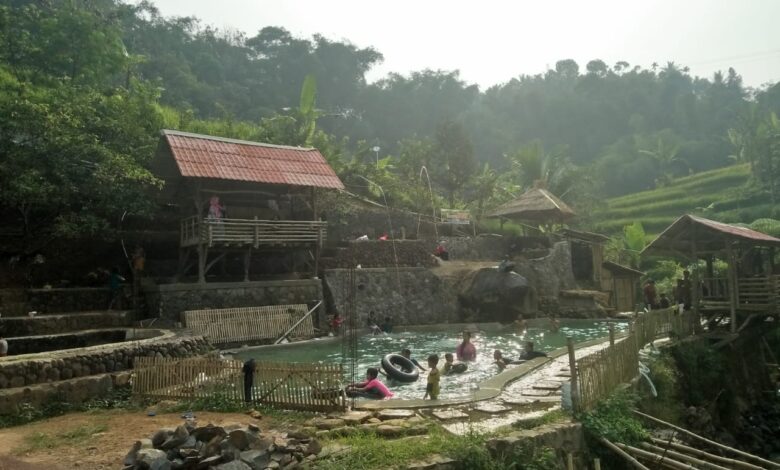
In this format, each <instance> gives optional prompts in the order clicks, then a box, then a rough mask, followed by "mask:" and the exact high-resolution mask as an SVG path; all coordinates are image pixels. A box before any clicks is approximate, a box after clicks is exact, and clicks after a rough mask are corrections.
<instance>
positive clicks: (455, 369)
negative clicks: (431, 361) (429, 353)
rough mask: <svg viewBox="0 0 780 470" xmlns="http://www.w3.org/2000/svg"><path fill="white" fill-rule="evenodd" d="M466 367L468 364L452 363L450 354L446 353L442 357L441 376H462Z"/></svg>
mask: <svg viewBox="0 0 780 470" xmlns="http://www.w3.org/2000/svg"><path fill="white" fill-rule="evenodd" d="M468 367H469V366H468V364H466V363H465V362H454V358H453V357H452V353H446V354H445V355H444V365H443V366H442V368H441V375H449V374H462V373H463V372H466V369H468Z"/></svg>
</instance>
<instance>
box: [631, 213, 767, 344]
mask: <svg viewBox="0 0 780 470" xmlns="http://www.w3.org/2000/svg"><path fill="white" fill-rule="evenodd" d="M777 247H780V239H778V238H775V237H772V236H769V235H767V234H765V233H761V232H757V231H755V230H751V229H749V228H743V227H737V226H734V225H729V224H724V223H722V222H716V221H714V220H709V219H705V218H702V217H696V216H693V215H684V216H682V217H680V218H679V219H677V220H676V221H674V223H672V225H670V226H669V227H667V228H666V230H664V231H663V232H662V233H661V234H660V235H659V236H658V237H657V238H656V239H655V240H653V241H652V242H651V243H650V244H649V245H648V246H647V247H645V249H644V250H643V251H642V254H651V255H667V256H673V257H676V258H678V259H683V260H685V261H687V262H689V263H698V262H699V260H704V262H705V266H706V267H705V270H704V272H700V270H698V269H695V270H693V273H692V274H693V276H692V281H691V284H690V285H691V286H692V287H691V288H690V294H691V295H690V296H691V304H692V306H693V309H694V311H696V312H697V313H702V314H705V315H707V316H710V317H713V316H714V315H717V314H724V313H728V314H729V315H730V317H731V325H730V326H731V331H732V332H736V331H737V328H738V325H737V321H738V318H740V317H742V316H755V315H759V316H767V315H776V314H777V312H778V307H780V271H779V270H778V268H777V266H776V265H775V261H774V260H775V250H776V249H777ZM715 259H720V260H722V261H725V262H726V263H727V265H728V269H727V273H725V275H716V273H715V271H714V260H715Z"/></svg>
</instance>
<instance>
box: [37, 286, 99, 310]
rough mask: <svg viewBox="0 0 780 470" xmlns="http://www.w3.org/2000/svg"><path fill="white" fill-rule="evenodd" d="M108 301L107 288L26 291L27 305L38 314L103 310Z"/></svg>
mask: <svg viewBox="0 0 780 470" xmlns="http://www.w3.org/2000/svg"><path fill="white" fill-rule="evenodd" d="M109 301H110V298H109V291H108V287H107V286H106V287H68V288H53V289H28V290H27V305H28V307H29V309H30V310H34V311H36V312H38V313H39V314H40V313H64V312H86V311H91V310H105V309H106V308H108V303H109Z"/></svg>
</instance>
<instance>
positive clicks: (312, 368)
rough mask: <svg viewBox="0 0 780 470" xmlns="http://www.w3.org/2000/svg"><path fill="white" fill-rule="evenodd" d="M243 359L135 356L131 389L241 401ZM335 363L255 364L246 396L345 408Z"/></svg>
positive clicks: (292, 405) (139, 393)
mask: <svg viewBox="0 0 780 470" xmlns="http://www.w3.org/2000/svg"><path fill="white" fill-rule="evenodd" d="M242 368H243V364H242V363H241V362H240V361H231V360H223V359H218V358H186V359H165V358H158V357H139V358H136V359H135V364H134V371H133V379H132V387H133V395H134V396H136V397H141V398H154V399H174V400H189V401H192V400H198V399H209V398H216V397H219V398H220V399H223V400H228V401H233V402H237V403H239V402H243V401H246V399H247V397H245V396H244V374H243V372H242ZM342 378H343V368H342V366H341V364H297V363H281V362H258V363H256V364H255V372H254V379H253V386H252V388H251V400H250V401H251V402H253V403H261V404H265V405H270V406H275V407H278V408H283V409H291V410H307V411H333V410H343V409H345V408H346V398H345V397H344V394H343V393H341V389H342V387H343V384H342Z"/></svg>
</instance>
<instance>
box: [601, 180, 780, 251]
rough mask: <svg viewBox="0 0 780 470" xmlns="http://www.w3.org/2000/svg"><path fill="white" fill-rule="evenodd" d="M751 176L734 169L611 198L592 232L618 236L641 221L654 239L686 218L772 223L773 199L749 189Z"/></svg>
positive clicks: (751, 187) (752, 188) (761, 192)
mask: <svg viewBox="0 0 780 470" xmlns="http://www.w3.org/2000/svg"><path fill="white" fill-rule="evenodd" d="M750 176H751V173H750V167H749V165H735V166H730V167H726V168H719V169H717V170H711V171H706V172H702V173H698V174H695V175H692V176H688V177H685V178H680V179H677V180H675V181H674V182H673V183H672V184H670V185H668V186H666V187H662V188H657V189H653V190H649V191H641V192H637V193H633V194H629V195H626V196H621V197H616V198H612V199H608V200H607V201H606V204H605V205H604V206H603V207H601V208H598V209H596V210H595V211H594V213H593V217H592V221H593V222H592V224H593V227H592V228H593V229H594V230H596V231H598V232H603V233H607V234H614V233H618V232H620V231H621V230H622V229H623V227H624V226H626V225H629V224H631V223H633V222H635V221H639V222H641V223H642V225H643V226H644V228H645V231H646V232H647V234H648V236H654V235H657V234H658V233H660V232H661V231H662V230H663V229H664V228H666V227H667V226H668V225H669V224H671V223H672V222H673V221H674V220H675V219H676V218H677V217H679V216H681V215H683V214H695V215H700V216H702V217H707V218H709V219H713V220H719V221H722V222H727V223H745V224H750V223H752V222H754V221H755V220H757V219H761V218H771V217H772V216H773V213H772V209H773V208H772V204H771V203H770V198H769V196H768V195H767V194H766V192H764V191H761V190H759V189H757V188H754V187H753V186H752V185H751V184H750ZM774 215H775V216H776V215H777V214H774Z"/></svg>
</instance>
